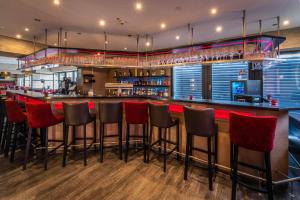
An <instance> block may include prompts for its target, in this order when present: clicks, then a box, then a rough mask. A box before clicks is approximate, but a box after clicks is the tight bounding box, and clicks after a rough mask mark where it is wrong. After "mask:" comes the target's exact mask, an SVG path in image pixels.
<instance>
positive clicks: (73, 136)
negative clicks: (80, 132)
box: [71, 126, 76, 151]
mask: <svg viewBox="0 0 300 200" xmlns="http://www.w3.org/2000/svg"><path fill="white" fill-rule="evenodd" d="M71 128H72V145H75V144H76V126H72V127H71ZM72 150H73V151H74V150H75V146H72Z"/></svg>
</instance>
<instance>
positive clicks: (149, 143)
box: [147, 125, 153, 163]
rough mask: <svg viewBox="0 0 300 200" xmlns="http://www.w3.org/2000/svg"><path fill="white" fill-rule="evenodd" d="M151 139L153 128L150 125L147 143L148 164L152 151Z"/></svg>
mask: <svg viewBox="0 0 300 200" xmlns="http://www.w3.org/2000/svg"><path fill="white" fill-rule="evenodd" d="M152 137H153V126H151V125H150V136H149V142H148V154H147V163H149V160H150V152H151V149H152Z"/></svg>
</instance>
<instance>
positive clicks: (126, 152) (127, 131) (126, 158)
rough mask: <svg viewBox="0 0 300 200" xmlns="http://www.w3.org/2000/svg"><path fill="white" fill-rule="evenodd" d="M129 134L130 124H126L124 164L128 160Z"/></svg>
mask: <svg viewBox="0 0 300 200" xmlns="http://www.w3.org/2000/svg"><path fill="white" fill-rule="evenodd" d="M129 132H130V124H128V123H127V130H126V150H125V162H126V163H127V160H128V151H129V137H130V136H129V134H130V133H129Z"/></svg>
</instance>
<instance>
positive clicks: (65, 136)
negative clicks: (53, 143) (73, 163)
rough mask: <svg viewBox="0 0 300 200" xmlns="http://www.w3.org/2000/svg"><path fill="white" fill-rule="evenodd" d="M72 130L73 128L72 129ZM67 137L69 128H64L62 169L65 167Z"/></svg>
mask: <svg viewBox="0 0 300 200" xmlns="http://www.w3.org/2000/svg"><path fill="white" fill-rule="evenodd" d="M73 129H74V128H73ZM68 136H69V126H67V125H66V126H65V128H64V153H63V167H65V166H66V160H67V152H68Z"/></svg>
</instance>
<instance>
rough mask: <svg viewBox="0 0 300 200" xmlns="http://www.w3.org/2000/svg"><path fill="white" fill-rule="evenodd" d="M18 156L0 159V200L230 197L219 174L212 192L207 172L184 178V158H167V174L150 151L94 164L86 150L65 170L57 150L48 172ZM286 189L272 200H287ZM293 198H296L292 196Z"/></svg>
mask: <svg viewBox="0 0 300 200" xmlns="http://www.w3.org/2000/svg"><path fill="white" fill-rule="evenodd" d="M22 159H23V154H21V153H20V152H19V153H18V154H17V158H16V161H15V163H13V164H11V163H9V161H8V159H7V158H3V156H1V157H0V199H1V200H2V199H4V200H6V199H8V200H11V199H12V200H35V199H41V200H48V199H49V200H52V199H53V200H54V199H55V200H60V199H64V200H65V199H67V200H68V199H70V200H71V199H72V200H77V199H78V200H90V199H101V200H102V199H105V200H119V199H120V200H121V199H122V200H125V199H126V200H127V199H129V200H139V199H141V200H148V199H149V200H150V199H151V200H156V199H168V200H169V199H170V200H177V199H178V200H179V199H189V200H192V199H197V200H199V199H200V200H201V199H213V200H219V199H220V200H226V199H230V198H231V181H230V179H229V177H228V176H227V175H224V174H222V173H219V174H218V176H217V177H216V179H215V181H214V191H212V192H210V191H209V190H208V180H207V172H206V170H203V169H200V168H197V167H191V168H190V171H189V176H188V180H187V181H184V180H183V168H184V167H183V166H184V165H183V162H182V161H177V160H175V159H170V160H169V162H168V165H167V172H166V173H164V172H163V169H162V162H161V161H160V160H159V159H157V157H156V156H154V155H152V156H151V160H150V163H149V164H145V163H144V162H143V156H142V153H141V154H140V153H138V154H134V155H130V157H129V162H128V163H127V164H126V163H125V162H124V161H121V160H119V159H118V156H117V155H116V154H114V153H112V152H106V153H105V157H104V162H103V163H99V162H98V159H99V156H98V153H95V152H89V154H88V165H87V166H86V167H84V166H83V160H82V157H81V154H80V153H76V156H71V158H70V159H69V160H68V163H67V166H66V167H65V168H62V167H61V160H62V156H61V154H57V155H56V156H54V157H52V158H50V159H49V165H48V168H49V169H48V171H44V170H43V165H42V163H36V164H30V165H29V167H28V169H27V170H26V171H23V170H22V168H21V163H22ZM287 197H288V196H287V194H285V193H283V194H282V193H281V194H279V195H278V194H277V196H276V199H286V198H287ZM238 199H255V200H257V199H266V196H264V195H261V194H258V193H255V192H251V191H249V190H246V189H241V188H239V189H238ZM294 199H296V198H294Z"/></svg>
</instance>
